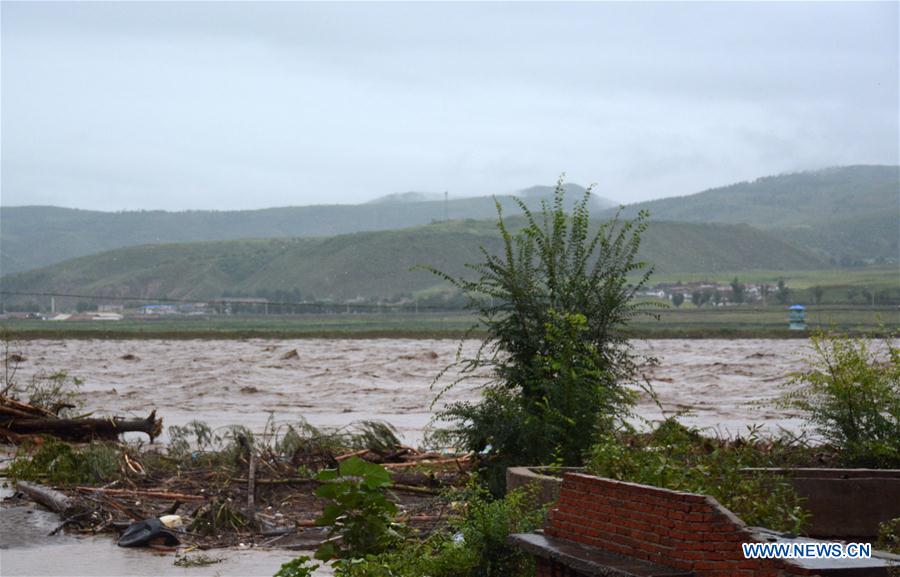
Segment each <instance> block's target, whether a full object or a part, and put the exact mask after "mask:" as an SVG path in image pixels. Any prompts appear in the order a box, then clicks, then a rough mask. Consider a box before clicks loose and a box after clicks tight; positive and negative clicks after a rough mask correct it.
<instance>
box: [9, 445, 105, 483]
mask: <svg viewBox="0 0 900 577" xmlns="http://www.w3.org/2000/svg"><path fill="white" fill-rule="evenodd" d="M121 462H122V453H121V452H120V450H119V447H118V446H117V445H116V444H115V443H99V442H94V443H90V444H87V445H83V446H80V447H76V446H74V445H70V444H69V443H64V442H62V441H59V440H57V439H55V438H53V437H44V438H43V441H42V442H41V444H40V445H38V446H37V448H36V449H35V450H34V451H33V452H31V453H29V448H28V447H22V448H20V450H19V451H18V452H17V454H16V458H15V459H14V460H13V462H12V463H11V464H10V466H9V468H8V469H7V471H6V474H7V476H8V477H10V478H12V479H16V480H23V481H42V482H48V483H50V484H53V485H74V484H96V483H106V482H109V481H112V480H115V479H118V478H119V477H120V476H121V474H120V469H119V464H120V463H121Z"/></svg>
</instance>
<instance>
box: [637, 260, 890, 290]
mask: <svg viewBox="0 0 900 577" xmlns="http://www.w3.org/2000/svg"><path fill="white" fill-rule="evenodd" d="M734 277H738V279H740V281H741V282H743V283H764V282H765V283H769V284H776V283H777V282H778V279H780V278H783V279H785V282H786V283H787V284H788V286H789V287H791V288H793V289H798V290H804V289H808V288H811V287H814V286H846V287H850V286H854V287H858V288H869V289H872V290H877V289H884V288H896V287H898V286H900V270H898V267H897V265H889V266H868V267H864V268H858V269H852V268H851V269H838V268H835V269H821V270H792V271H791V270H787V271H786V270H749V271H748V270H744V271H730V272H715V273H657V274H654V275H653V277H652V278H651V281H650V282H651V284H656V283H673V282H678V281H681V282H683V283H688V282H694V281H704V280H708V281H711V282H718V283H723V284H727V283H729V282H731V281H732V280H733V279H734Z"/></svg>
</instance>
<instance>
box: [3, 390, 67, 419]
mask: <svg viewBox="0 0 900 577" xmlns="http://www.w3.org/2000/svg"><path fill="white" fill-rule="evenodd" d="M0 407H9V408H12V409H16V410H18V411H21V412H23V413H26V414H29V415H34V416H42V417H56V416H57V415H56V414H54V413H53V412H51V411H48V410H47V409H44V408H41V407H35V406H34V405H29V404H28V403H23V402H22V401H17V400H16V399H13V398H12V397H7V396H6V395H0Z"/></svg>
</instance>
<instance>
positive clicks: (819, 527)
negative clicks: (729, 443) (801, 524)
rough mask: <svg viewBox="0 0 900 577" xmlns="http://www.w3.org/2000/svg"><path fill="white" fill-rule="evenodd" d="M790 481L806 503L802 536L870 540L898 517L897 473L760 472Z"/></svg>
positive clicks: (899, 472)
mask: <svg viewBox="0 0 900 577" xmlns="http://www.w3.org/2000/svg"><path fill="white" fill-rule="evenodd" d="M763 470H765V471H771V472H773V473H778V474H781V475H785V476H787V477H790V478H791V480H792V483H793V485H794V490H795V491H797V494H798V495H800V497H802V498H804V499H806V503H805V505H804V506H805V507H806V508H807V509H808V510H809V512H810V514H811V517H810V522H809V525H808V526H807V529H806V533H807V534H808V535H811V536H813V537H819V538H828V537H833V538H840V539H854V538H856V539H872V538H874V537H875V536H876V535H877V534H878V525H879V523H882V522H884V521H888V520H890V519H894V518H896V517H900V470H898V469H763Z"/></svg>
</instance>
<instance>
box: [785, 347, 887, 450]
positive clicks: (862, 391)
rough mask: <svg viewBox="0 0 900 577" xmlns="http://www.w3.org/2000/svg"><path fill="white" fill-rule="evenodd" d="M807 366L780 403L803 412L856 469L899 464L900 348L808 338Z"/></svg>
mask: <svg viewBox="0 0 900 577" xmlns="http://www.w3.org/2000/svg"><path fill="white" fill-rule="evenodd" d="M810 340H811V342H812V348H813V355H812V357H811V358H810V359H809V360H808V364H809V367H808V369H807V370H805V371H802V372H799V373H797V374H795V375H794V377H793V379H792V380H791V381H790V382H789V383H788V386H793V387H796V389H795V390H793V391H791V392H790V393H787V394H786V395H784V396H783V397H782V398H781V400H780V404H781V405H782V406H785V407H789V408H794V409H799V410H801V411H803V413H804V416H805V419H806V421H807V423H808V424H809V425H810V426H811V427H812V429H813V431H814V432H815V433H816V434H817V435H819V436H820V437H821V438H822V439H823V440H824V441H825V442H826V443H828V444H830V445H832V446H833V447H834V448H835V449H836V450H837V452H838V457H839V459H840V461H841V462H842V463H843V464H845V465H848V466H855V467H884V468H890V467H897V466H900V349H898V348H897V347H896V346H894V345H893V343H892V342H891V341H890V340H889V339H885V340H884V341H883V349H882V350H878V347H877V346H873V345H872V343H871V342H870V341H868V340H866V339H864V338H853V337H844V336H835V335H829V334H827V333H825V332H819V333H816V334H814V335H813V336H812V337H811V339H810Z"/></svg>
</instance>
